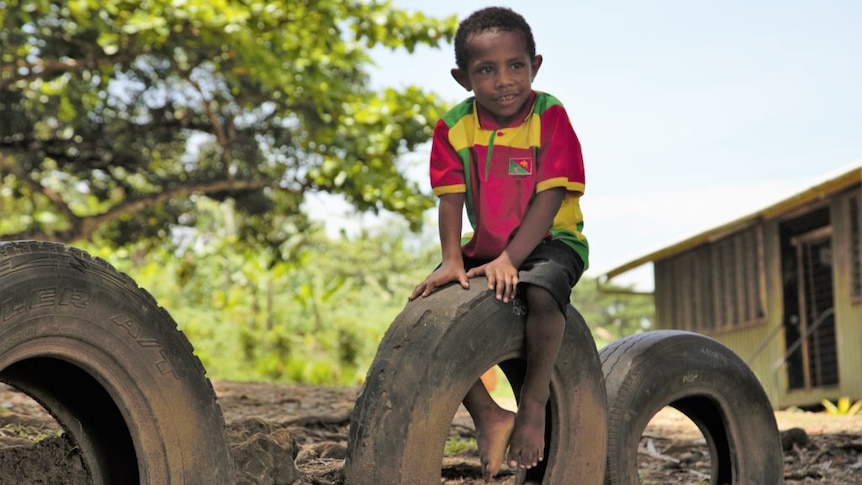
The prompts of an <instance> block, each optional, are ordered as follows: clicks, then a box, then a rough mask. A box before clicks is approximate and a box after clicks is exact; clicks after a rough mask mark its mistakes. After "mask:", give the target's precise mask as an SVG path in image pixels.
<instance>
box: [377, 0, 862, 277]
mask: <svg viewBox="0 0 862 485" xmlns="http://www.w3.org/2000/svg"><path fill="white" fill-rule="evenodd" d="M393 4H394V5H395V6H396V7H399V8H404V9H408V10H421V11H422V12H424V13H426V14H429V15H435V16H445V15H450V14H456V15H458V17H459V18H463V17H465V16H466V15H468V14H470V13H471V12H473V11H474V10H476V9H479V8H482V7H485V6H488V5H493V4H495V3H494V2H491V3H488V2H486V1H483V2H477V1H471V0H458V1H454V0H436V1H433V2H428V1H420V0H393ZM497 4H498V5H503V6H508V7H511V8H513V9H514V10H516V11H518V12H519V13H521V14H522V15H524V17H525V18H526V19H527V21H528V22H529V23H530V24H531V26H532V28H533V33H534V36H535V38H536V44H537V51H538V53H540V54H542V55H543V56H544V64H543V65H542V68H541V71H540V72H539V75H538V77H537V79H536V81H535V83H534V88H535V89H538V90H542V91H547V92H550V93H552V94H554V95H555V96H556V97H558V98H559V99H560V100H561V101H562V102H563V103H564V105H565V106H566V108H567V110H568V112H569V116H570V118H571V119H572V123H573V125H574V127H575V131H576V132H577V133H578V135H579V137H580V139H581V144H582V147H583V151H584V160H585V164H586V170H587V191H586V195H585V196H584V198H583V199H582V208H583V210H584V217H585V234H586V235H587V237H588V239H589V240H590V244H591V267H590V270H589V271H588V272H587V274H588V275H590V276H594V277H595V276H599V275H600V274H602V273H603V272H604V271H607V270H609V269H612V268H613V267H616V266H619V265H621V264H623V263H626V262H628V261H630V260H632V259H635V258H636V257H638V256H642V255H644V254H646V253H649V252H651V251H653V250H656V249H660V248H661V247H663V246H666V245H669V244H672V243H675V242H678V241H680V240H682V239H685V238H687V237H689V236H692V235H694V234H696V233H698V232H700V231H702V230H706V229H710V228H712V227H714V226H717V225H720V224H722V223H724V222H728V221H730V220H733V219H736V218H738V217H741V216H744V215H747V214H749V213H751V212H754V211H756V210H759V209H761V208H763V207H765V206H766V205H768V204H770V203H772V202H774V201H776V200H778V199H780V198H783V197H785V196H788V195H791V194H792V193H794V192H796V191H797V190H799V189H801V188H804V187H806V186H808V185H810V184H811V183H812V182H814V181H816V180H819V179H821V178H822V177H823V175H824V174H828V173H833V172H835V171H836V170H839V169H841V168H842V167H847V166H849V165H850V164H852V163H855V162H857V161H862V1H859V0H816V1H815V0H782V1H778V0H756V1H751V0H745V1H742V0H725V1H722V2H715V1H711V2H707V1H697V0H653V1H649V2H648V1H643V0H641V1H636V0H616V1H613V0H606V1H600V0H573V1H566V2H563V1H553V2H550V1H541V0H532V1H507V2H500V3H497ZM374 58H375V61H376V62H377V69H376V70H375V71H374V74H373V83H374V85H375V86H377V87H383V86H392V87H403V86H407V85H411V84H413V85H417V86H420V87H422V88H424V89H426V90H429V91H434V92H436V93H438V94H439V95H440V96H442V97H443V99H445V100H448V101H452V102H456V101H460V100H461V99H463V98H464V97H466V96H468V95H469V93H467V92H466V91H464V90H463V89H462V88H461V87H460V86H458V85H457V84H456V83H455V82H454V81H453V80H452V78H451V77H450V76H449V69H450V68H451V67H453V66H454V53H453V51H452V47H451V46H448V45H447V46H445V47H444V48H442V49H430V48H419V49H417V50H416V52H415V53H414V54H413V55H409V54H407V53H406V52H396V53H392V52H389V51H383V50H380V51H374ZM426 158H427V151H426V152H425V153H422V152H419V153H417V154H415V156H413V157H410V159H411V160H418V161H419V162H418V163H417V165H418V168H417V170H416V172H417V178H419V179H420V180H421V181H422V182H423V183H425V184H426V185H424V186H423V187H426V188H427V180H426V179H427V175H426V166H425V165H424V164H425V160H426ZM631 278H632V279H631V280H630V281H626V279H625V278H620V280H619V281H620V282H623V283H625V282H634V283H637V285H638V287H639V288H643V289H648V288H649V287H651V268H644V269H643V270H641V271H639V272H635V273H634V274H633V275H632V276H631Z"/></svg>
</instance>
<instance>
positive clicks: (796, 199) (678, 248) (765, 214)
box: [599, 163, 862, 282]
mask: <svg viewBox="0 0 862 485" xmlns="http://www.w3.org/2000/svg"><path fill="white" fill-rule="evenodd" d="M854 183H855V184H862V163H856V164H854V165H853V168H851V169H849V170H847V169H845V170H844V171H841V172H840V173H839V174H838V175H833V176H829V177H827V178H826V179H825V180H823V181H821V182H818V183H815V184H814V185H812V186H811V187H809V188H807V189H805V190H803V191H801V192H798V193H796V194H794V195H792V196H790V197H787V198H785V199H782V200H780V201H779V202H776V203H774V204H772V205H770V206H768V207H766V208H764V209H761V210H759V211H757V212H753V213H751V214H748V215H747V216H744V217H740V218H739V219H735V220H733V221H730V222H728V223H726V224H722V225H720V226H717V227H715V228H713V229H710V230H708V231H704V232H701V233H699V234H696V235H694V236H692V237H689V238H687V239H684V240H682V241H680V242H678V243H675V244H672V245H670V246H667V247H665V248H662V249H659V250H658V251H653V252H651V253H649V254H646V255H644V256H641V257H639V258H637V259H634V260H632V261H629V262H628V263H625V264H622V265H620V266H617V267H616V268H613V269H611V270H610V271H608V272H606V273H605V274H603V275H601V276H600V277H599V280H600V282H607V281H608V280H610V279H611V278H613V277H615V276H618V275H620V274H623V273H626V272H628V271H631V270H633V269H635V268H637V267H639V266H642V265H644V264H646V263H652V262H655V261H660V260H662V259H667V258H669V257H671V256H675V255H677V254H679V253H682V252H684V251H687V250H689V249H691V248H694V247H696V246H700V245H701V244H704V243H707V242H711V241H715V240H717V239H720V238H722V237H724V236H726V235H728V234H731V233H734V232H737V231H739V230H741V229H744V228H746V227H750V226H751V225H753V224H755V223H757V222H761V221H766V220H770V219H774V218H776V217H780V216H781V215H783V214H786V213H787V212H789V211H791V210H793V209H796V208H798V207H800V206H802V205H804V204H807V203H810V202H813V201H817V200H822V199H824V198H826V197H827V196H829V195H831V194H834V193H836V192H838V191H840V190H843V189H845V188H847V187H849V186H851V185H852V184H854Z"/></svg>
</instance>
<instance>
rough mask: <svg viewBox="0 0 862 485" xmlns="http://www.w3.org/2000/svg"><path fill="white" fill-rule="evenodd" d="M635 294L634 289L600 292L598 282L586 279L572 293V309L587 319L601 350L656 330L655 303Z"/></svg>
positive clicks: (610, 288)
mask: <svg viewBox="0 0 862 485" xmlns="http://www.w3.org/2000/svg"><path fill="white" fill-rule="evenodd" d="M631 290H632V287H630V286H619V285H613V284H606V285H604V286H603V290H601V291H600V290H599V286H598V281H597V280H596V279H594V278H589V277H584V278H582V279H581V281H580V282H578V284H577V285H576V286H575V288H574V290H573V291H572V305H574V307H575V308H577V309H578V311H579V312H580V313H581V315H583V317H584V320H586V322H587V325H588V326H589V327H590V329H591V330H592V333H593V338H594V339H595V340H596V346H597V347H598V348H600V349H601V348H602V347H604V346H606V345H608V344H609V343H612V342H614V341H616V340H619V339H620V338H622V337H625V336H627V335H633V334H636V333H640V332H643V331H645V330H649V329H650V328H652V326H653V322H654V321H655V304H654V302H653V299H652V298H651V297H650V296H648V295H640V294H633V293H632V291H631Z"/></svg>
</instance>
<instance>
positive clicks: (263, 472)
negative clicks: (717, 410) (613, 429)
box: [0, 381, 862, 485]
mask: <svg viewBox="0 0 862 485" xmlns="http://www.w3.org/2000/svg"><path fill="white" fill-rule="evenodd" d="M213 384H214V387H215V389H216V393H217V395H218V398H219V402H220V404H221V406H222V410H223V412H224V415H225V420H226V423H227V429H226V432H227V436H228V440H229V442H230V444H231V453H232V457H233V459H234V460H235V462H236V464H237V469H238V475H237V479H236V483H237V484H260V485H264V484H272V485H341V484H343V473H342V470H343V460H344V456H345V452H346V445H347V429H348V426H349V419H350V410H351V409H352V406H353V402H354V400H355V397H356V393H357V391H358V390H357V389H333V388H323V387H311V386H295V385H291V386H287V385H273V384H264V383H238V382H222V381H217V382H214V383H213ZM776 418H777V421H778V427H779V429H780V430H782V432H783V433H782V435H783V438H784V443H785V448H786V449H785V452H784V456H785V458H784V464H785V466H784V475H785V480H786V482H787V483H788V484H794V485H795V484H815V483H816V484H820V485H824V484H825V485H849V484H862V416H852V417H846V416H844V417H841V416H827V415H825V414H823V413H803V412H787V411H782V412H778V413H776ZM791 429H792V430H793V431H789V430H791ZM450 436H451V439H450V441H451V442H452V443H465V442H466V443H469V440H470V438H472V436H473V426H472V422H471V421H470V418H469V416H467V415H466V413H464V412H463V410H462V412H459V413H458V415H456V416H455V419H454V420H453V423H452V427H451V433H450ZM460 448H462V447H457V446H452V447H451V449H452V450H453V451H452V452H451V453H447V456H446V457H445V458H444V461H443V463H442V467H441V484H445V485H455V484H458V485H469V484H477V485H478V484H480V483H484V482H482V480H481V473H480V469H479V460H478V457H477V455H476V451H475V448H474V447H469V446H468V447H467V448H466V449H460ZM641 448H642V450H641V453H640V455H639V456H640V459H639V469H640V477H641V482H642V483H644V484H691V485H702V484H707V483H709V480H708V479H709V475H708V473H709V452H708V449H707V447H706V444H705V443H704V440H703V436H702V435H701V434H700V432H699V431H698V430H697V428H696V427H695V426H694V424H692V423H691V422H690V421H689V420H688V419H687V418H685V416H683V415H681V414H679V413H677V412H676V411H675V410H673V409H665V410H664V411H662V412H661V413H659V414H658V415H657V416H656V417H655V418H654V419H653V421H652V422H651V423H650V426H649V427H648V428H647V430H646V432H645V433H644V435H643V437H642V440H641ZM455 450H458V451H455ZM513 481H514V476H513V474H512V473H510V472H508V470H505V469H504V472H503V473H501V475H500V476H499V477H498V479H497V480H495V481H494V482H493V483H495V484H506V483H512V482H513ZM0 483H4V484H5V483H17V484H20V485H36V484H63V485H78V484H81V485H83V484H87V483H89V477H88V475H87V472H86V469H85V468H84V466H83V463H82V461H81V457H80V455H79V454H78V453H77V451H76V449H75V447H74V445H73V444H72V443H69V442H68V441H67V440H66V438H65V435H63V433H62V430H61V429H60V428H59V426H58V425H57V423H56V422H55V421H54V420H53V419H52V418H51V417H50V416H49V415H48V414H47V413H46V412H45V410H44V409H42V408H41V407H40V406H39V405H38V404H37V403H35V402H34V401H33V400H31V399H30V398H29V397H27V396H26V395H24V394H22V393H20V392H17V391H16V390H14V389H12V388H10V387H8V386H5V385H2V384H0Z"/></svg>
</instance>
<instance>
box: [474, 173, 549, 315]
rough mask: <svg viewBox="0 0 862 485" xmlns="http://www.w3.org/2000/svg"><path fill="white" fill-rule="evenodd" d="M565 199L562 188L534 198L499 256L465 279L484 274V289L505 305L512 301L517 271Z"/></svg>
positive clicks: (546, 191) (544, 234)
mask: <svg viewBox="0 0 862 485" xmlns="http://www.w3.org/2000/svg"><path fill="white" fill-rule="evenodd" d="M565 196H566V189H564V188H562V187H557V188H553V189H548V190H543V191H541V192H539V193H538V194H536V198H535V199H533V202H532V203H531V204H530V208H529V209H528V210H527V214H526V215H525V216H524V221H523V222H522V223H521V227H520V228H518V232H517V233H516V234H515V237H513V238H512V240H511V241H510V242H509V245H508V246H506V249H504V250H503V253H502V254H500V256H498V257H497V258H496V259H495V260H493V261H491V262H490V263H488V264H485V265H482V266H479V267H476V268H473V269H471V270H470V271H468V272H467V277H473V276H478V275H482V274H484V275H485V276H486V277H487V278H488V288H489V289H491V290H496V293H497V299H499V300H503V301H504V302H508V301H509V300H510V299H511V298H514V297H515V287H516V286H517V284H518V267H519V266H521V264H522V263H523V262H524V260H526V259H527V257H528V256H529V255H530V253H532V252H533V250H534V249H535V248H536V246H538V244H539V242H540V241H541V240H542V239H544V238H545V236H547V235H548V230H550V228H551V225H553V223H554V216H556V214H557V211H559V210H560V206H561V205H562V203H563V198H565Z"/></svg>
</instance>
